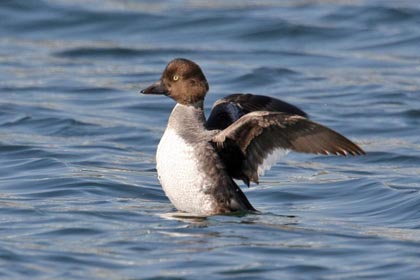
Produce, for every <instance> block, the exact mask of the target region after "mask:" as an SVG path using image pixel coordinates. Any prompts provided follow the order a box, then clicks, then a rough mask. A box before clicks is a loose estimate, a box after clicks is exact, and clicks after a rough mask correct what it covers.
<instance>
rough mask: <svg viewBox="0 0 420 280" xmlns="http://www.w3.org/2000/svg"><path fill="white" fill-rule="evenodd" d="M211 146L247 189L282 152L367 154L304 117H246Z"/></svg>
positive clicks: (276, 114) (268, 114)
mask: <svg viewBox="0 0 420 280" xmlns="http://www.w3.org/2000/svg"><path fill="white" fill-rule="evenodd" d="M212 142H213V144H214V146H215V148H216V150H217V151H218V153H219V155H220V157H221V158H222V160H223V161H224V162H225V163H226V166H227V168H228V172H229V174H230V175H231V176H232V177H233V178H237V179H242V180H243V181H244V182H245V183H246V184H247V185H249V182H250V181H252V182H255V183H258V176H259V175H260V174H261V173H262V172H263V171H264V169H267V164H270V163H269V162H267V161H269V160H271V159H272V156H273V155H275V153H276V152H278V151H279V150H293V151H296V152H302V153H313V154H335V155H343V156H346V155H348V154H350V155H362V154H365V152H364V151H363V150H362V149H361V148H360V147H358V146H357V145H356V144H354V143H353V142H351V141H350V140H349V139H347V138H346V137H344V136H342V135H341V134H339V133H338V132H335V131H334V130H332V129H329V128H328V127H325V126H323V125H320V124H318V123H316V122H313V121H310V120H308V119H307V118H304V117H302V116H298V115H291V114H286V113H281V112H267V111H257V112H251V113H249V114H246V115H244V116H242V117H241V118H240V119H239V120H238V121H236V122H234V123H233V124H231V125H230V126H228V127H227V128H226V129H224V130H222V131H220V132H219V133H218V134H216V135H215V136H214V137H213V138H212ZM273 163H274V162H272V163H271V164H273ZM268 168H269V167H268Z"/></svg>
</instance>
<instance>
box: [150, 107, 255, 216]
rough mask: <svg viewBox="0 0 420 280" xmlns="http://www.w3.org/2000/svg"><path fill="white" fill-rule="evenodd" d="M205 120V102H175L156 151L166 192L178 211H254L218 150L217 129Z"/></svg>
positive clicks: (206, 213) (158, 168)
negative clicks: (215, 137) (216, 148)
mask: <svg viewBox="0 0 420 280" xmlns="http://www.w3.org/2000/svg"><path fill="white" fill-rule="evenodd" d="M204 120H205V119H204V113H203V110H202V105H200V104H197V105H196V106H189V105H182V104H177V105H175V108H174V109H173V111H172V113H171V116H170V117H169V121H168V126H167V127H166V130H165V133H164V134H163V136H162V138H161V140H160V142H159V145H158V148H157V153H156V167H157V172H158V177H159V181H160V183H161V185H162V187H163V190H164V191H165V194H166V195H167V196H168V198H169V200H170V201H171V202H172V204H173V205H174V206H175V207H176V208H177V209H178V210H180V211H184V212H188V213H194V214H199V215H212V214H218V213H227V212H231V211H240V210H254V209H253V208H252V206H251V204H250V203H249V202H248V200H246V197H245V196H244V195H243V194H242V191H241V190H240V189H239V188H238V186H237V185H236V184H235V182H234V181H233V180H232V179H231V178H230V176H229V174H228V173H227V172H226V168H225V166H224V164H223V162H222V161H221V159H220V157H219V156H218V155H217V153H215V150H214V147H213V145H212V144H211V139H212V138H213V136H214V135H216V134H217V132H218V131H216V130H207V129H206V128H205V126H204V125H205V123H204ZM220 197H224V198H225V199H220Z"/></svg>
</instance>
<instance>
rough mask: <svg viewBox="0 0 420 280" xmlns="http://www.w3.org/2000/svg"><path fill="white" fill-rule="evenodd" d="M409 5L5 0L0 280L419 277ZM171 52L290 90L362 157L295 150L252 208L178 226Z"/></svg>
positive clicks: (416, 70)
mask: <svg viewBox="0 0 420 280" xmlns="http://www.w3.org/2000/svg"><path fill="white" fill-rule="evenodd" d="M419 24H420V5H419V4H418V3H417V2H416V1H398V3H397V2H395V3H394V1H367V0H366V1H363V0H361V1H354V2H353V1H337V2H334V1H259V2H254V1H241V2H239V1H212V2H210V3H204V1H203V2H195V1H162V0H158V1H153V3H151V2H150V1H144V2H141V1H133V0H127V1H117V0H101V1H99V0H98V1H95V0H90V1H64V0H44V1H35V0H20V1H18V0H15V1H7V0H6V1H5V0H3V1H2V2H1V4H0V77H1V78H0V94H1V99H0V278H2V279H24V278H28V277H29V278H31V279H81V278H83V279H197V278H205V279H418V277H419V276H418V275H419V272H420V194H419V191H420V184H419V175H420V167H419V166H420V139H419V135H420V128H419V127H420V109H419V108H420V97H419V94H420V79H419V78H418V77H419V74H420V55H419V51H418V50H419V47H418V46H419V43H420V29H419V28H418V27H419ZM175 57H185V58H189V59H192V60H194V61H196V62H198V63H199V64H200V65H201V66H202V68H203V70H204V72H205V74H206V76H207V78H208V80H209V82H210V88H211V91H210V93H209V95H208V98H207V101H206V109H207V110H208V109H210V107H211V105H212V104H213V102H214V101H215V100H217V99H218V98H221V97H222V96H225V95H227V94H230V93H234V92H253V93H257V94H266V95H270V96H274V97H278V98H281V99H283V100H285V101H288V102H291V103H293V104H296V105H298V106H299V107H301V108H302V109H304V110H305V111H307V112H308V113H309V114H310V116H311V118H312V119H313V120H316V121H318V122H321V123H323V124H325V125H328V126H330V127H332V128H334V129H336V130H338V131H340V132H342V133H343V134H345V135H346V136H348V137H349V138H351V139H352V140H354V141H356V142H357V143H359V144H360V145H361V146H362V147H363V148H364V149H365V150H366V151H367V152H368V155H367V156H364V157H350V158H338V157H324V156H316V155H300V154H289V155H288V156H287V157H286V158H285V159H284V160H283V161H281V162H279V163H278V164H277V165H276V166H274V167H273V168H272V170H271V171H270V172H268V173H267V174H266V176H265V177H263V178H262V179H261V183H260V186H253V187H251V188H250V189H244V191H245V193H246V195H247V196H248V198H249V199H250V201H251V202H252V203H253V205H254V206H255V207H256V208H257V209H259V210H260V211H261V212H262V214H260V215H245V216H239V217H238V216H215V217H209V218H207V219H193V218H187V217H182V218H177V217H173V215H171V213H173V212H174V209H173V207H172V206H171V204H170V203H169V201H168V200H167V198H166V197H165V195H164V193H163V191H162V190H161V187H160V185H159V183H158V181H157V179H156V171H155V159H154V154H155V149H156V145H157V143H158V141H159V139H160V137H161V135H162V133H163V130H164V127H165V125H166V121H167V118H168V115H169V113H170V110H171V108H172V106H173V105H174V102H173V101H172V100H169V99H166V98H163V97H159V96H143V95H140V94H139V93H138V92H139V90H140V89H142V88H144V87H145V86H147V85H149V84H150V83H151V82H153V81H155V80H157V79H158V78H159V76H160V74H161V71H162V70H163V68H164V67H165V65H166V63H167V62H168V61H170V60H171V59H173V58H175Z"/></svg>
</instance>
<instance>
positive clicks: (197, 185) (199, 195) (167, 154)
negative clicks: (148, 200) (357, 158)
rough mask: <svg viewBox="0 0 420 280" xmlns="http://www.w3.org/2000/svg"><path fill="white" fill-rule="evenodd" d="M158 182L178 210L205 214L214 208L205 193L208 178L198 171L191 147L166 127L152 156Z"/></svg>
mask: <svg viewBox="0 0 420 280" xmlns="http://www.w3.org/2000/svg"><path fill="white" fill-rule="evenodd" d="M156 163H157V164H156V165H157V166H156V168H157V173H158V178H159V181H160V183H161V185H162V187H163V190H164V191H165V194H166V196H167V197H168V198H169V200H170V201H171V202H172V204H173V205H174V206H175V207H176V208H177V209H178V210H181V211H185V212H189V213H193V214H199V215H209V214H211V213H212V212H213V211H212V209H214V208H215V205H214V199H213V198H212V196H211V195H210V194H206V193H205V192H206V190H208V189H209V188H210V187H211V186H212V181H211V178H209V177H208V176H205V174H204V173H203V171H202V170H200V168H199V161H198V159H197V157H196V156H195V154H194V150H193V147H191V146H190V145H188V143H187V142H185V140H184V139H183V138H182V137H180V136H179V135H177V134H176V133H175V131H174V130H173V129H171V128H170V127H168V128H167V129H166V131H165V133H164V134H163V136H162V139H161V140H160V143H159V146H158V148H157V153H156Z"/></svg>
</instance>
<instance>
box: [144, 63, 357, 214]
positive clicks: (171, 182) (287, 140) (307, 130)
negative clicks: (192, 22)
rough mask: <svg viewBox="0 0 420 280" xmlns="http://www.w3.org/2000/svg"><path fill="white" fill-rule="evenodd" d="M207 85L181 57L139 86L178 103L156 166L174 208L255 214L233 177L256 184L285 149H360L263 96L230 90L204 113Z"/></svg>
mask: <svg viewBox="0 0 420 280" xmlns="http://www.w3.org/2000/svg"><path fill="white" fill-rule="evenodd" d="M208 91H209V84H208V82H207V79H206V77H205V75H204V73H203V71H202V70H201V68H200V66H199V65H198V64H197V63H195V62H193V61H191V60H188V59H185V58H176V59H174V60H172V61H170V62H169V63H168V64H167V66H166V68H165V69H164V71H163V73H162V75H161V77H160V79H159V80H158V81H157V82H155V83H153V84H151V85H150V86H148V87H147V88H145V89H143V90H141V91H140V92H141V93H142V94H145V95H150V94H157V95H164V96H167V97H170V98H172V99H173V100H174V101H175V102H176V105H175V106H174V108H173V110H172V112H171V114H170V116H169V120H168V124H167V127H166V129H165V131H164V133H163V136H162V138H161V139H160V142H159V144H158V147H157V151H156V170H157V175H158V179H159V182H160V184H161V185H162V188H163V191H164V192H165V194H166V196H167V197H168V198H169V200H170V202H171V203H172V204H173V206H175V208H176V209H177V210H178V211H181V212H185V213H188V214H192V215H198V216H212V215H224V214H230V213H236V212H238V213H249V212H258V211H257V210H256V209H255V208H254V207H253V206H252V204H251V203H250V202H249V200H248V199H247V197H246V196H245V194H244V192H243V191H242V190H241V188H240V187H239V186H238V184H237V182H240V181H243V182H244V184H245V185H246V186H248V187H249V186H250V184H251V183H255V184H259V177H260V176H262V175H263V174H264V172H265V171H267V170H269V169H270V168H271V166H272V165H273V164H275V163H276V162H277V161H278V160H279V159H280V158H281V157H282V156H283V155H284V154H285V153H287V152H289V151H294V152H300V153H311V154H324V155H341V156H347V155H353V156H356V155H364V154H365V152H364V151H363V150H362V149H361V148H360V147H359V146H358V145H357V144H355V143H354V142H352V141H351V140H349V139H348V138H346V137H345V136H343V135H341V134H340V133H338V132H336V131H334V130H332V129H330V128H328V127H326V126H323V125H321V124H319V123H317V122H314V121H312V120H310V119H309V117H308V115H307V114H306V113H305V112H304V111H302V110H301V109H299V108H298V107H296V106H294V105H292V104H289V103H287V102H284V101H282V100H279V99H276V98H273V97H269V96H265V95H255V94H249V93H247V94H242V93H235V94H231V95H228V96H226V97H224V98H221V99H219V100H217V101H216V102H215V103H214V105H213V107H212V110H211V113H210V115H209V117H208V118H207V119H206V117H205V113H204V107H203V106H204V105H203V104H204V99H205V97H206V94H207V93H208ZM235 180H236V181H235Z"/></svg>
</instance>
